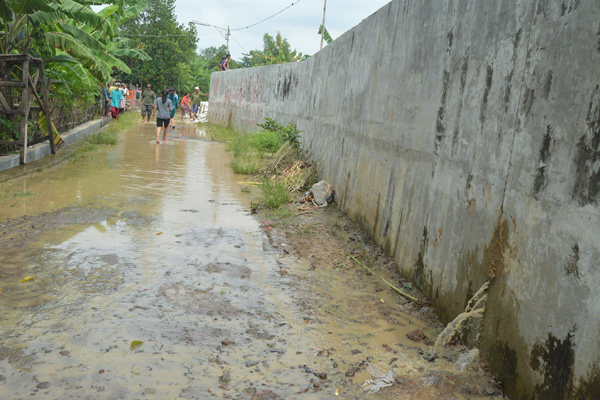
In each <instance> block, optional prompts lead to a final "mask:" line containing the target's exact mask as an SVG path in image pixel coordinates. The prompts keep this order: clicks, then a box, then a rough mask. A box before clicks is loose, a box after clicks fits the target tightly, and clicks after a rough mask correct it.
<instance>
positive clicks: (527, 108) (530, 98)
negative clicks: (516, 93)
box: [523, 88, 535, 116]
mask: <svg viewBox="0 0 600 400" xmlns="http://www.w3.org/2000/svg"><path fill="white" fill-rule="evenodd" d="M534 101H535V90H533V89H531V88H527V89H525V97H524V98H523V111H524V112H525V116H528V115H529V113H530V112H531V107H532V106H533V102H534Z"/></svg>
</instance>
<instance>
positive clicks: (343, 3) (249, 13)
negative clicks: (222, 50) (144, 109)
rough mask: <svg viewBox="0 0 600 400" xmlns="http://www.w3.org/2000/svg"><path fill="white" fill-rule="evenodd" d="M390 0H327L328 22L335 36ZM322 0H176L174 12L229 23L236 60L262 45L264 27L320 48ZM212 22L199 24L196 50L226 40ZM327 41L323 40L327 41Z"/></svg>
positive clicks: (303, 47) (181, 18)
mask: <svg viewBox="0 0 600 400" xmlns="http://www.w3.org/2000/svg"><path fill="white" fill-rule="evenodd" d="M390 1H391V0H328V1H327V7H326V13H325V27H326V28H327V31H328V32H329V34H330V35H331V37H332V38H333V39H334V40H335V39H336V38H338V37H339V36H341V35H342V34H343V33H344V32H346V31H348V30H350V29H351V28H353V27H354V26H356V25H358V24H359V23H360V22H361V21H362V20H363V19H365V18H367V17H368V16H369V15H371V14H373V13H374V12H376V11H377V10H379V9H380V8H381V7H383V6H384V5H386V4H388V3H389V2H390ZM292 3H293V4H294V5H293V6H291V7H290V8H288V9H287V10H285V11H283V12H282V13H280V14H278V15H276V16H274V17H273V18H271V19H269V20H267V21H265V22H262V23H260V24H258V25H256V26H253V27H251V28H248V29H240V28H245V27H247V26H249V25H253V24H255V23H257V22H259V21H261V20H263V19H265V18H267V17H269V16H271V15H273V14H275V13H277V12H279V11H281V10H283V9H284V8H286V7H288V6H290V5H291V4H292ZM323 5H324V0H176V2H175V15H176V16H177V21H178V22H179V23H182V24H184V25H187V24H188V22H191V21H197V22H201V23H204V24H208V25H213V26H217V27H220V28H223V30H226V29H227V25H229V26H230V29H231V36H230V39H229V49H230V53H231V57H232V58H233V59H234V60H239V59H241V58H242V53H247V52H248V51H250V50H262V49H263V40H262V38H263V36H264V34H265V33H268V34H269V35H271V36H273V37H275V35H276V34H277V32H278V31H279V32H281V35H282V36H283V37H284V38H285V39H287V40H288V42H289V43H290V47H291V48H292V49H295V50H297V51H298V52H301V53H302V54H308V55H313V54H314V53H316V52H317V51H319V48H320V44H321V36H320V35H319V34H317V31H318V30H319V26H320V25H321V23H322V22H323ZM213 26H200V25H198V26H197V29H198V50H201V49H203V48H206V47H210V46H215V47H219V46H221V45H224V44H226V41H225V39H224V37H223V36H222V35H221V34H220V33H219V31H218V30H217V29H216V28H214V27H213ZM325 45H326V42H323V46H325Z"/></svg>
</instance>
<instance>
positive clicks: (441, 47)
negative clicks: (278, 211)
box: [209, 0, 600, 400]
mask: <svg viewBox="0 0 600 400" xmlns="http://www.w3.org/2000/svg"><path fill="white" fill-rule="evenodd" d="M599 16H600V9H599V8H598V2H597V0H564V1H558V0H535V1H494V2H488V1H477V0H430V1H417V0H397V1H393V2H392V3H390V4H388V5H387V6H385V7H383V8H382V9H380V10H379V11H378V12H377V13H375V14H374V15H372V16H370V17H369V18H367V19H366V20H365V21H363V22H362V23H361V24H360V25H358V26H356V27H355V28H354V29H352V30H350V31H348V32H347V33H345V34H344V35H343V36H342V37H340V38H339V39H337V40H336V41H335V42H334V43H333V44H331V45H329V46H327V47H326V48H325V49H323V50H322V51H320V52H319V53H318V54H316V55H315V56H314V57H311V58H310V59H309V60H308V61H306V62H302V63H294V64H286V65H277V66H270V67H260V68H252V69H245V70H236V71H228V72H221V73H215V74H213V76H212V79H211V94H210V102H211V106H210V111H209V120H210V121H212V122H217V123H221V124H227V123H230V124H232V126H233V127H235V128H237V129H239V130H241V131H251V130H255V129H256V126H255V124H256V123H257V122H262V121H263V117H270V118H275V119H277V120H278V121H280V122H284V123H285V122H288V121H293V122H296V123H297V125H298V127H299V128H300V129H301V130H302V131H303V133H302V140H303V146H304V147H305V148H306V149H308V150H309V152H310V154H311V155H312V157H313V158H314V159H315V160H316V161H318V163H319V165H320V168H321V175H322V177H323V178H324V179H326V180H327V181H329V182H330V183H331V184H333V185H334V186H335V188H336V195H337V198H336V200H337V202H338V203H339V204H340V205H341V207H342V208H343V209H344V210H345V211H346V212H347V213H348V214H349V215H350V216H351V217H352V218H353V219H355V220H357V221H360V222H361V223H362V224H363V225H364V227H365V228H367V229H368V230H369V231H370V232H371V233H372V235H373V236H374V237H375V239H376V240H377V241H378V242H379V243H380V244H381V245H382V246H383V247H384V248H385V249H386V250H387V251H388V252H389V253H390V254H393V255H394V256H395V258H396V261H397V263H398V265H399V268H400V269H401V272H402V273H403V274H405V275H406V276H408V277H410V278H412V280H413V282H415V283H416V284H417V285H418V287H419V288H421V289H422V290H423V291H424V292H425V293H426V294H427V295H429V296H430V298H431V299H432V301H433V302H434V304H435V305H436V306H437V308H438V310H439V312H440V315H441V317H442V319H443V320H444V321H449V320H451V319H452V318H454V317H455V316H456V315H457V314H459V313H460V312H461V311H462V310H463V309H464V307H465V305H466V302H467V300H468V299H469V298H470V297H471V295H472V294H473V293H474V292H475V291H476V290H477V289H478V288H479V287H480V286H481V285H482V284H483V283H484V282H485V281H486V280H488V279H489V280H490V281H491V282H492V283H491V286H490V290H489V298H488V302H487V310H486V313H485V316H484V321H483V325H482V327H481V341H480V346H481V354H482V355H483V357H484V358H485V359H486V360H487V361H488V363H489V365H490V367H491V369H492V371H493V372H494V373H495V374H496V375H497V377H498V379H500V380H501V381H503V383H504V384H505V386H506V389H507V392H508V394H509V397H510V398H513V399H544V400H547V399H567V398H568V399H592V398H594V399H597V398H600V336H599V332H600V267H599V264H600V207H599V203H600V19H599Z"/></svg>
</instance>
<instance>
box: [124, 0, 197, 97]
mask: <svg viewBox="0 0 600 400" xmlns="http://www.w3.org/2000/svg"><path fill="white" fill-rule="evenodd" d="M174 11H175V0H149V2H148V7H147V8H146V9H145V10H144V11H143V12H141V13H140V14H139V15H137V16H136V17H134V18H132V19H131V20H129V21H127V22H126V23H124V24H123V25H122V28H121V30H120V33H121V34H122V36H128V37H131V38H135V39H136V40H139V42H140V43H141V48H142V49H143V50H144V51H145V52H146V53H148V54H149V55H150V56H151V57H152V60H151V61H142V60H138V59H135V58H131V57H125V58H124V59H125V60H126V62H127V64H128V65H129V67H130V68H131V73H126V74H123V73H122V74H119V76H118V79H119V80H123V81H129V82H136V83H138V84H140V85H143V84H146V83H151V84H152V85H153V86H154V88H156V89H158V90H162V89H165V88H167V87H168V86H178V85H180V84H181V83H183V81H186V80H187V78H186V76H187V74H188V72H187V71H186V70H185V68H183V67H181V65H180V64H182V63H183V64H188V63H190V62H191V61H192V60H193V58H194V56H195V52H196V27H195V26H194V25H193V24H190V25H189V26H188V27H187V28H186V27H185V26H183V25H181V24H178V23H177V20H176V18H175V13H174Z"/></svg>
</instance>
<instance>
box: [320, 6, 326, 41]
mask: <svg viewBox="0 0 600 400" xmlns="http://www.w3.org/2000/svg"><path fill="white" fill-rule="evenodd" d="M326 8H327V0H325V1H324V2H323V25H321V50H322V49H323V35H325V9H326Z"/></svg>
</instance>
